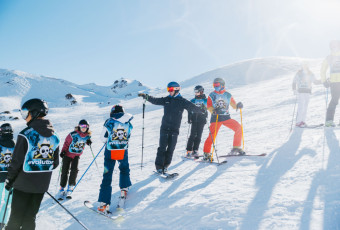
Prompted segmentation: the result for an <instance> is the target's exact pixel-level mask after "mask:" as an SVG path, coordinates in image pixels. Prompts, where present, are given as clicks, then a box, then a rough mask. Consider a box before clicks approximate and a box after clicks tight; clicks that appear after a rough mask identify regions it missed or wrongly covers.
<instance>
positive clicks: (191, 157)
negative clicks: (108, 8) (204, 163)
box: [184, 155, 203, 160]
mask: <svg viewBox="0 0 340 230" xmlns="http://www.w3.org/2000/svg"><path fill="white" fill-rule="evenodd" d="M200 157H203V155H198V156H196V157H193V156H184V158H187V159H191V160H195V159H198V158H200Z"/></svg>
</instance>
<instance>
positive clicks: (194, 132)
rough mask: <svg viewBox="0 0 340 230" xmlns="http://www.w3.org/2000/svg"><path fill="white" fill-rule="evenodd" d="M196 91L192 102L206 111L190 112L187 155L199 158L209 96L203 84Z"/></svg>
mask: <svg viewBox="0 0 340 230" xmlns="http://www.w3.org/2000/svg"><path fill="white" fill-rule="evenodd" d="M194 92H195V98H193V99H191V101H190V102H191V103H193V104H195V105H196V106H197V107H199V108H202V109H204V110H205V113H204V114H202V113H201V112H199V113H194V112H188V123H189V124H191V130H190V136H189V139H188V143H187V156H188V157H196V158H198V148H199V146H200V143H201V137H202V133H203V128H204V126H205V124H206V123H207V117H208V112H207V111H206V109H207V97H206V96H205V94H204V88H203V87H202V86H201V85H197V86H196V87H195V89H194Z"/></svg>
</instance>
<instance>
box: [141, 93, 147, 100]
mask: <svg viewBox="0 0 340 230" xmlns="http://www.w3.org/2000/svg"><path fill="white" fill-rule="evenodd" d="M138 97H142V98H143V99H146V100H147V99H148V97H149V95H148V94H145V93H139V94H138Z"/></svg>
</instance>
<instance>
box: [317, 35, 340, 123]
mask: <svg viewBox="0 0 340 230" xmlns="http://www.w3.org/2000/svg"><path fill="white" fill-rule="evenodd" d="M329 46H330V50H331V54H330V55H329V56H327V57H326V59H325V60H324V61H323V63H322V67H321V81H322V83H323V84H324V86H325V87H326V88H329V87H330V88H331V96H332V99H331V101H330V103H329V105H328V109H327V114H326V124H325V126H328V127H329V126H335V123H334V114H335V109H336V106H337V105H338V103H339V98H340V40H336V41H331V42H330V45H329ZM328 69H329V73H330V77H329V78H327V70H328Z"/></svg>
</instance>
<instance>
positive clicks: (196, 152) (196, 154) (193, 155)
mask: <svg viewBox="0 0 340 230" xmlns="http://www.w3.org/2000/svg"><path fill="white" fill-rule="evenodd" d="M191 156H192V157H194V158H196V159H198V158H199V156H198V151H197V150H194V151H193V152H192V154H191Z"/></svg>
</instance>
